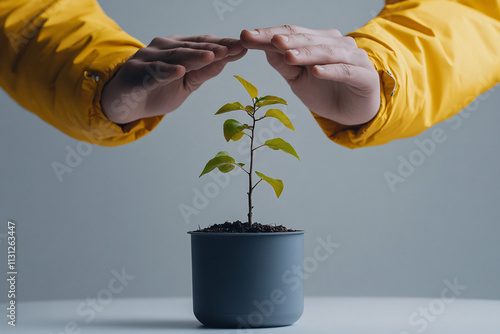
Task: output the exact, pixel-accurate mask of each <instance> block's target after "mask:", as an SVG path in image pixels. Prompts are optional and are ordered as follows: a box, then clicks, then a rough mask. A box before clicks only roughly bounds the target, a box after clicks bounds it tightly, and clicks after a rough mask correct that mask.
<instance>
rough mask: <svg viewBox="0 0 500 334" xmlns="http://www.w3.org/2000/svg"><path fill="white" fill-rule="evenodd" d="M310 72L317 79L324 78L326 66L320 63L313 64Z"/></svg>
mask: <svg viewBox="0 0 500 334" xmlns="http://www.w3.org/2000/svg"><path fill="white" fill-rule="evenodd" d="M312 74H313V75H314V76H315V77H317V78H319V79H324V78H325V75H326V68H325V67H324V66H321V65H315V66H314V67H313V68H312Z"/></svg>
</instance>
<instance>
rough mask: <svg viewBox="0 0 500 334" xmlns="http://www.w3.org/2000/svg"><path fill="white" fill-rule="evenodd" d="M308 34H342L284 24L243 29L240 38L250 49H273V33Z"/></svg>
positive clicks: (334, 35) (333, 35) (332, 30)
mask: <svg viewBox="0 0 500 334" xmlns="http://www.w3.org/2000/svg"><path fill="white" fill-rule="evenodd" d="M295 34H309V35H318V36H330V37H341V36H342V34H341V33H340V32H339V31H338V30H336V29H327V30H313V29H308V28H303V27H298V26H291V25H285V26H281V27H272V28H261V29H254V30H243V31H242V32H241V35H240V39H241V40H242V42H243V46H244V47H246V48H250V49H260V50H270V51H272V50H274V48H275V47H273V46H272V43H271V40H272V38H273V36H274V35H295Z"/></svg>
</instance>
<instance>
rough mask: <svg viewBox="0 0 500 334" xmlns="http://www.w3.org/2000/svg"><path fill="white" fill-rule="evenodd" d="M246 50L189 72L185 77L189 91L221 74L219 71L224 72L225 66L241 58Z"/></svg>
mask: <svg viewBox="0 0 500 334" xmlns="http://www.w3.org/2000/svg"><path fill="white" fill-rule="evenodd" d="M246 52H247V50H242V51H241V52H240V53H239V54H237V55H234V56H229V57H226V58H224V59H222V60H219V61H217V62H213V63H211V64H209V65H207V66H205V67H203V68H201V69H199V70H196V71H191V72H189V73H187V74H186V76H185V79H184V82H185V87H186V89H188V90H189V91H194V90H196V89H197V88H198V87H200V86H201V85H202V84H203V83H204V82H206V81H207V80H209V79H212V78H213V77H215V76H217V75H219V73H220V72H222V70H223V69H224V67H225V66H226V65H227V64H228V63H229V62H232V61H236V60H238V59H240V58H241V57H243V56H244V55H245V54H246Z"/></svg>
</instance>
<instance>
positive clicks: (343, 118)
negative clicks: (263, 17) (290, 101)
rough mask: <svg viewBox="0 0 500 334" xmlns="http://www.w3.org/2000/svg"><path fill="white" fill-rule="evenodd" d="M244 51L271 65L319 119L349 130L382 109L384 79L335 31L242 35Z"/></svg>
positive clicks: (289, 29)
mask: <svg viewBox="0 0 500 334" xmlns="http://www.w3.org/2000/svg"><path fill="white" fill-rule="evenodd" d="M241 41H242V43H243V46H244V47H246V48H248V49H258V50H263V51H265V52H266V56H267V60H268V62H269V64H270V65H271V66H272V67H274V68H275V69H276V70H277V71H278V72H279V73H280V74H281V75H282V76H283V78H285V80H286V81H287V82H288V84H289V85H290V87H291V88H292V91H293V92H294V93H295V94H296V95H297V96H298V97H299V98H300V99H301V100H302V102H303V103H304V104H305V105H306V106H307V107H308V108H309V109H310V110H311V111H313V112H314V113H316V114H318V115H319V116H322V117H324V118H327V119H330V120H333V121H335V122H338V123H340V124H344V125H361V124H364V123H366V122H368V121H370V120H371V119H372V118H373V117H375V115H376V114H377V112H378V110H379V107H380V83H379V76H378V73H377V71H376V70H375V68H374V67H373V65H372V63H371V62H370V60H369V58H368V56H367V54H366V52H365V51H364V50H362V49H359V48H358V47H357V45H356V42H355V41H354V39H353V38H351V37H343V36H342V34H341V33H340V32H339V31H337V30H335V29H330V30H311V29H306V28H302V27H295V26H282V27H274V28H264V29H256V30H243V31H242V32H241Z"/></svg>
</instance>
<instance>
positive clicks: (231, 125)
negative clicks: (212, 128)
mask: <svg viewBox="0 0 500 334" xmlns="http://www.w3.org/2000/svg"><path fill="white" fill-rule="evenodd" d="M245 129H248V124H241V123H240V122H238V121H237V120H235V119H228V120H226V121H225V122H224V138H226V141H230V140H231V139H232V140H234V141H238V140H240V139H241V137H243V135H244V134H245V133H244V132H243V130H245Z"/></svg>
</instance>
